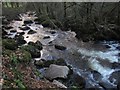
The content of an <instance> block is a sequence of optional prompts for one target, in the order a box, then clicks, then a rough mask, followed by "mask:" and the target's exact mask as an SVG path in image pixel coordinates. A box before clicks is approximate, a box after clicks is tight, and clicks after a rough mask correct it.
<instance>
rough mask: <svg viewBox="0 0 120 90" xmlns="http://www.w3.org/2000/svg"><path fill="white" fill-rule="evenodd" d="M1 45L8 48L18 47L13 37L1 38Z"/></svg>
mask: <svg viewBox="0 0 120 90" xmlns="http://www.w3.org/2000/svg"><path fill="white" fill-rule="evenodd" d="M2 45H3V47H5V48H6V49H9V50H15V49H17V47H18V44H17V42H16V41H15V40H14V39H3V41H2Z"/></svg>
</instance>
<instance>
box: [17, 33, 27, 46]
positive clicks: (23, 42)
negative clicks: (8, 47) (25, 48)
mask: <svg viewBox="0 0 120 90" xmlns="http://www.w3.org/2000/svg"><path fill="white" fill-rule="evenodd" d="M15 39H16V41H17V43H18V45H22V44H25V43H27V42H26V41H25V40H24V37H23V36H22V35H16V36H15Z"/></svg>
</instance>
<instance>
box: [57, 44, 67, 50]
mask: <svg viewBox="0 0 120 90" xmlns="http://www.w3.org/2000/svg"><path fill="white" fill-rule="evenodd" d="M55 48H56V49H58V50H66V47H64V46H60V45H55Z"/></svg>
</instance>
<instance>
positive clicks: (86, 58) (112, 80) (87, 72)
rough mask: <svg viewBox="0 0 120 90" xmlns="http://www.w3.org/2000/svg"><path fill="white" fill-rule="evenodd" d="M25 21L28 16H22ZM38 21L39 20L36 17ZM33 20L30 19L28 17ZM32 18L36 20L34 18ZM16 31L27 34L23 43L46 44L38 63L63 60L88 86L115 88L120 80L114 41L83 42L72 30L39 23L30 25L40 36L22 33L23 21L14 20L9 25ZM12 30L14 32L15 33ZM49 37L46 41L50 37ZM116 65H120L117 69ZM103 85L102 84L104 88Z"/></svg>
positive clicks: (119, 54) (119, 57)
mask: <svg viewBox="0 0 120 90" xmlns="http://www.w3.org/2000/svg"><path fill="white" fill-rule="evenodd" d="M21 17H23V19H25V18H26V17H27V16H24V15H23V16H21ZM35 18H36V17H35ZM27 19H31V18H27ZM32 19H33V18H32ZM10 25H11V26H12V27H14V28H13V29H15V30H17V32H25V34H24V35H23V36H24V40H26V41H27V42H29V41H32V42H36V41H37V40H39V41H40V42H41V43H42V44H43V49H42V50H41V51H40V52H41V57H40V58H36V60H40V59H44V60H57V59H59V58H63V59H64V60H65V61H66V63H67V64H68V65H70V66H71V67H72V68H73V71H74V72H76V73H78V74H79V75H80V76H82V77H83V78H84V79H85V80H86V87H87V88H90V87H99V88H101V89H103V87H105V88H116V86H117V83H118V81H119V79H120V50H119V49H120V44H119V42H115V41H104V42H97V43H95V42H87V43H85V42H82V41H79V40H77V39H76V38H75V35H76V34H75V33H74V32H72V31H61V30H51V29H49V28H44V27H43V26H42V25H39V24H35V23H32V24H28V25H27V27H29V28H30V29H31V30H33V31H36V32H37V33H34V34H28V31H29V30H25V31H23V30H21V29H20V28H19V27H25V26H23V21H13V22H12V23H11V24H10ZM13 29H12V30H13ZM7 32H8V33H9V34H10V35H8V37H11V38H14V36H15V35H16V34H17V32H16V33H11V32H10V30H7ZM48 36H49V38H44V37H48ZM54 45H60V46H64V47H66V48H67V49H66V50H63V51H61V50H58V49H55V47H54ZM114 64H115V65H117V66H114ZM100 83H103V85H102V86H101V84H100Z"/></svg>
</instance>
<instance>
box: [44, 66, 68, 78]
mask: <svg viewBox="0 0 120 90" xmlns="http://www.w3.org/2000/svg"><path fill="white" fill-rule="evenodd" d="M68 73H69V68H68V67H67V66H60V65H55V64H51V65H50V67H49V68H48V69H47V70H46V71H45V77H46V78H48V79H50V80H52V79H55V78H67V75H68Z"/></svg>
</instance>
